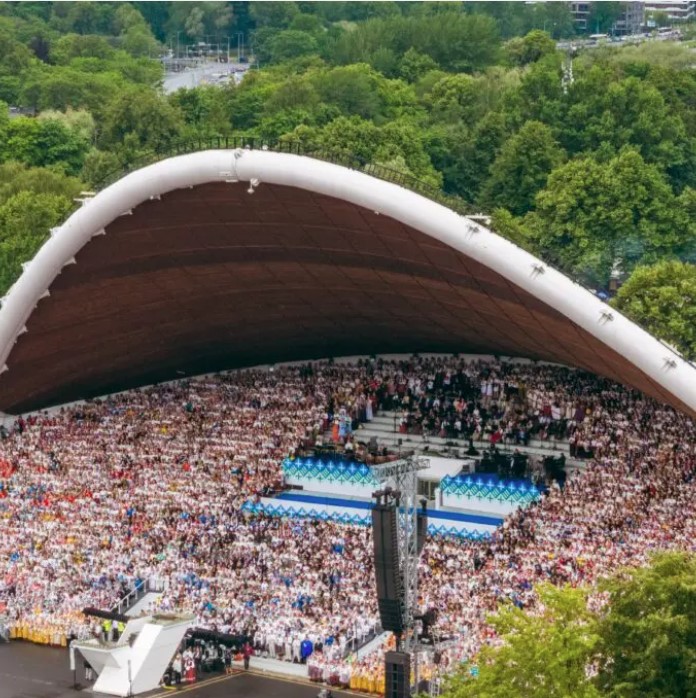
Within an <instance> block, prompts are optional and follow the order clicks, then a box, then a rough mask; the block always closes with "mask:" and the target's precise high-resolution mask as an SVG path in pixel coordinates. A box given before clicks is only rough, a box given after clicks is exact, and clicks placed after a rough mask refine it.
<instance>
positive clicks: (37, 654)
mask: <svg viewBox="0 0 696 698" xmlns="http://www.w3.org/2000/svg"><path fill="white" fill-rule="evenodd" d="M77 667H78V671H77V678H78V681H79V682H81V683H82V684H83V689H84V683H85V682H84V670H83V668H82V662H81V661H79V660H78V663H77ZM72 686H73V675H72V672H71V671H70V668H69V658H68V652H67V650H61V649H53V648H50V647H42V646H40V645H33V644H31V643H29V642H11V643H9V644H0V698H76V697H77V696H85V698H86V697H87V696H89V697H90V698H101V697H100V696H99V695H98V694H95V693H93V692H92V691H91V690H89V689H87V690H81V691H76V690H74V689H73V687H72ZM320 688H321V687H320V686H318V685H316V684H310V683H309V682H306V683H305V682H301V681H294V680H290V679H282V678H275V677H270V676H263V675H260V674H256V673H254V672H253V659H252V671H251V672H249V673H247V672H244V671H240V672H238V673H237V674H234V675H233V676H229V677H227V676H220V675H218V676H216V677H215V678H212V679H208V680H207V681H201V682H200V683H197V684H193V685H190V686H183V687H182V688H181V689H180V690H178V691H177V690H171V689H170V690H163V691H155V692H153V693H149V694H147V696H148V698H155V697H157V698H170V697H171V696H176V695H179V694H180V695H182V696H183V695H186V697H187V698H315V696H316V695H317V693H318V692H319V690H320ZM333 694H334V696H336V698H346V697H347V696H350V695H353V696H359V695H363V694H360V693H355V692H351V691H336V690H334V691H333Z"/></svg>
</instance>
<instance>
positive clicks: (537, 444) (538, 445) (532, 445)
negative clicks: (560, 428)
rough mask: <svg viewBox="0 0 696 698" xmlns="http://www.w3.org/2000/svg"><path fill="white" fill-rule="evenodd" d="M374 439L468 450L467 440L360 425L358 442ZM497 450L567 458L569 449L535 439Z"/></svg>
mask: <svg viewBox="0 0 696 698" xmlns="http://www.w3.org/2000/svg"><path fill="white" fill-rule="evenodd" d="M373 436H374V437H376V438H377V440H378V441H379V442H380V443H387V444H392V443H394V444H395V443H398V440H399V439H401V441H402V443H403V444H409V445H414V446H419V447H420V446H423V445H428V444H429V445H430V446H431V448H432V447H440V446H448V445H449V446H450V447H451V448H458V449H464V450H466V449H467V448H469V440H468V439H456V438H448V437H447V438H443V437H440V436H428V437H427V438H425V439H424V438H423V436H421V435H420V434H402V433H400V432H395V431H394V430H393V429H388V430H387V429H383V428H379V426H374V425H372V424H371V423H367V424H362V425H360V428H359V430H358V432H357V434H356V437H357V439H358V441H369V439H370V438H371V437H373ZM474 445H475V446H476V448H478V449H479V450H481V449H486V448H488V447H489V446H490V442H488V441H481V440H475V441H474ZM498 446H499V448H501V449H502V448H504V449H515V448H519V450H520V451H522V452H526V453H539V454H543V455H548V454H553V453H564V454H565V455H566V457H567V456H568V452H569V448H568V444H567V442H556V441H539V440H537V439H532V440H530V442H529V445H528V446H523V445H521V444H505V443H502V442H501V443H500V444H498Z"/></svg>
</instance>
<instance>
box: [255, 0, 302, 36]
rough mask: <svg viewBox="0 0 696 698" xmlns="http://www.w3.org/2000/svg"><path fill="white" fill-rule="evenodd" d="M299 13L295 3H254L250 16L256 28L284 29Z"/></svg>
mask: <svg viewBox="0 0 696 698" xmlns="http://www.w3.org/2000/svg"><path fill="white" fill-rule="evenodd" d="M299 13H300V10H299V9H298V7H297V3H295V2H254V3H251V6H250V15H251V18H252V19H253V21H254V22H256V26H257V27H259V28H260V27H270V28H272V29H285V28H286V27H288V26H289V25H290V23H291V22H292V21H293V19H294V18H295V17H296V16H297V15H298V14H299Z"/></svg>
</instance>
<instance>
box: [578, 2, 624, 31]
mask: <svg viewBox="0 0 696 698" xmlns="http://www.w3.org/2000/svg"><path fill="white" fill-rule="evenodd" d="M623 11H624V7H623V3H621V2H593V3H590V16H589V17H588V19H587V30H588V32H589V33H591V34H608V33H609V32H610V31H611V30H612V27H613V26H614V23H615V22H616V20H617V19H619V17H621V15H622V14H623Z"/></svg>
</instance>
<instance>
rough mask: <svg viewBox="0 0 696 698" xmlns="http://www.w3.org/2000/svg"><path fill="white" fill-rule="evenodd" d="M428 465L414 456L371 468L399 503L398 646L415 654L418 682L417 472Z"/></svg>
mask: <svg viewBox="0 0 696 698" xmlns="http://www.w3.org/2000/svg"><path fill="white" fill-rule="evenodd" d="M428 467H429V465H428V461H427V459H425V458H420V457H416V456H414V455H409V456H406V457H404V458H400V459H399V460H396V461H392V462H390V463H381V464H379V465H373V466H372V467H371V470H372V473H373V475H374V476H375V478H376V479H377V480H379V481H380V483H381V484H382V485H383V486H385V487H391V488H392V490H393V492H394V496H396V498H397V502H398V504H397V514H396V522H397V523H396V526H397V540H398V546H399V571H400V573H401V579H402V585H403V586H402V588H403V599H402V604H403V609H404V632H403V633H402V635H401V638H398V646H397V649H398V651H400V652H408V653H409V654H411V655H412V657H413V660H414V665H413V666H414V673H415V676H416V685H417V684H418V665H417V648H418V639H417V637H416V632H415V624H416V621H415V618H414V616H415V615H416V612H417V610H418V558H419V554H418V501H417V500H418V472H419V471H420V470H425V469H427V468H428ZM397 493H398V494H397Z"/></svg>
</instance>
